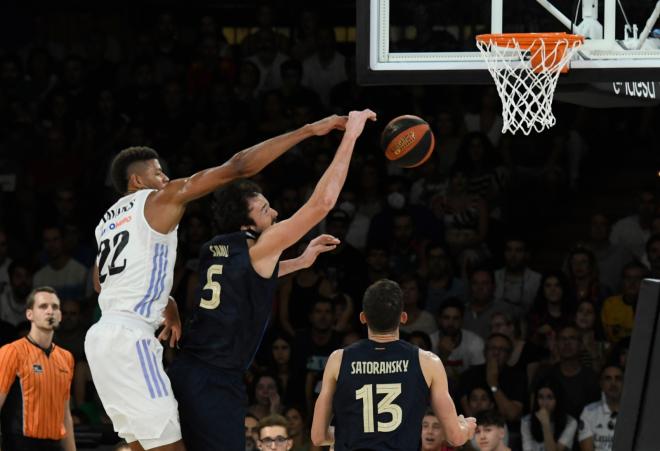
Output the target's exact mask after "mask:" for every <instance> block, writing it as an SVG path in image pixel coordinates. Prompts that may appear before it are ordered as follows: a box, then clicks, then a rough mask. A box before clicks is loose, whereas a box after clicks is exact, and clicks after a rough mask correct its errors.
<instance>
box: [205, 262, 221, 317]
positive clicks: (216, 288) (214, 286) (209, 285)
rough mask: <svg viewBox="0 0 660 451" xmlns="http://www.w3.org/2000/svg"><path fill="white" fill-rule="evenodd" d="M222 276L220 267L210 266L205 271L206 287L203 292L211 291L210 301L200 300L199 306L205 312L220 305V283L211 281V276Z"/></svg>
mask: <svg viewBox="0 0 660 451" xmlns="http://www.w3.org/2000/svg"><path fill="white" fill-rule="evenodd" d="M221 274H222V265H211V266H209V269H208V271H206V285H204V288H203V290H211V299H204V298H202V299H200V301H199V306H200V307H201V308H205V309H207V310H213V309H216V308H218V306H219V305H220V293H221V292H222V287H221V286H220V282H217V281H215V280H213V276H215V275H221Z"/></svg>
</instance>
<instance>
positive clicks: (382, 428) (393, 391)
mask: <svg viewBox="0 0 660 451" xmlns="http://www.w3.org/2000/svg"><path fill="white" fill-rule="evenodd" d="M407 319H408V316H407V315H406V312H404V311H403V293H402V291H401V288H400V287H399V285H398V284H397V283H396V282H393V281H391V280H387V279H382V280H379V281H378V282H375V283H374V284H373V285H371V286H370V287H369V288H368V289H367V291H366V292H365V294H364V299H363V311H362V312H361V313H360V321H361V322H362V323H363V324H366V325H367V330H368V339H366V340H360V341H358V342H356V343H353V344H352V345H350V346H348V347H346V348H345V349H343V350H341V349H340V350H337V351H335V352H333V353H332V354H331V355H330V358H329V359H328V363H327V364H326V367H325V371H324V373H323V383H322V385H321V393H320V394H319V397H318V399H317V401H316V406H315V408H314V420H313V423H312V441H313V442H314V444H315V445H317V446H321V445H330V444H333V443H334V449H335V451H357V450H370V451H381V450H392V451H394V450H396V451H416V450H418V449H419V446H420V433H419V432H420V427H421V424H422V419H423V418H424V413H425V411H426V408H427V406H428V405H429V402H430V404H431V407H432V408H433V411H434V412H435V414H436V416H437V417H438V419H439V420H440V422H441V424H442V428H443V429H444V432H445V435H446V437H447V440H448V441H449V442H450V444H451V445H453V446H460V445H463V444H464V443H465V442H466V441H467V440H469V439H470V438H471V437H472V436H473V435H474V430H475V427H476V423H475V420H474V418H471V417H470V418H463V416H462V415H461V416H457V415H456V407H455V406H454V402H453V401H452V399H451V397H450V396H449V392H448V388H447V375H446V374H445V369H444V367H443V366H442V362H441V361H440V359H439V358H438V356H436V355H435V354H433V353H431V352H427V351H423V350H421V349H419V348H418V347H417V346H413V345H411V344H409V343H407V342H405V341H403V340H399V324H400V323H402V324H405V322H406V320H407ZM333 413H334V431H333V430H331V429H330V421H331V419H332V414H333Z"/></svg>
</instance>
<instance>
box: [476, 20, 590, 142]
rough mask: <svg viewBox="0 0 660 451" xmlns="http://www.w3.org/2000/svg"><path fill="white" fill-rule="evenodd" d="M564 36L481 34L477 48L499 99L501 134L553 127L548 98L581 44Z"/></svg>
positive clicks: (580, 38) (557, 34)
mask: <svg viewBox="0 0 660 451" xmlns="http://www.w3.org/2000/svg"><path fill="white" fill-rule="evenodd" d="M583 42H584V37H583V36H578V35H574V34H568V33H507V34H481V35H478V36H477V47H479V50H480V51H481V55H482V56H483V57H484V59H485V60H486V64H487V66H488V71H489V72H490V74H491V75H492V76H493V79H494V80H495V84H496V85H497V92H498V93H499V95H500V99H501V100H502V118H503V122H504V125H503V126H502V133H506V132H507V131H510V132H511V133H512V134H515V133H516V132H517V131H518V130H520V131H522V132H523V133H524V134H525V135H529V134H530V133H531V132H532V130H535V131H536V132H542V131H543V130H545V129H547V128H550V127H552V126H553V125H555V123H556V122H557V120H556V119H555V116H554V115H553V114H552V98H553V95H554V92H555V88H556V87H557V80H558V78H559V74H560V73H561V72H568V62H569V60H570V59H571V58H572V57H573V54H574V53H575V52H576V51H577V49H578V48H580V46H581V45H582V44H583Z"/></svg>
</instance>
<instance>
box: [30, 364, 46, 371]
mask: <svg viewBox="0 0 660 451" xmlns="http://www.w3.org/2000/svg"><path fill="white" fill-rule="evenodd" d="M32 371H34V372H35V373H37V374H41V373H43V372H44V369H43V368H42V366H41V365H40V364H38V363H35V364H33V365H32Z"/></svg>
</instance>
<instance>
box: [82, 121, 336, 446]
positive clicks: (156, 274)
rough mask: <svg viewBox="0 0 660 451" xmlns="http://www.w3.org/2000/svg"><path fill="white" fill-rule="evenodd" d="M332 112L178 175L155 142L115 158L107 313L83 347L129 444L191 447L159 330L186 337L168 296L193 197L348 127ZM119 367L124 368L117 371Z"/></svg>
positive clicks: (102, 227)
mask: <svg viewBox="0 0 660 451" xmlns="http://www.w3.org/2000/svg"><path fill="white" fill-rule="evenodd" d="M346 120H347V119H346V118H345V117H342V116H336V115H333V116H330V117H327V118H325V119H321V120H320V121H317V122H314V123H312V124H307V125H304V126H302V127H300V128H299V129H297V130H294V131H291V132H288V133H284V134H282V135H280V136H276V137H274V138H270V139H268V140H266V141H264V142H262V143H259V144H256V145H254V146H252V147H250V148H248V149H245V150H242V151H240V152H238V153H236V154H235V155H234V156H232V157H231V158H230V159H229V160H227V161H226V162H225V163H224V164H222V165H220V166H216V167H213V168H209V169H205V170H203V171H199V172H197V173H195V174H193V175H191V176H189V177H185V178H180V179H175V180H170V179H169V178H168V177H167V176H166V175H165V173H164V172H163V170H162V168H161V166H160V162H159V157H158V154H157V153H156V151H154V150H153V149H151V148H148V147H129V148H128V149H124V150H122V151H121V152H120V153H119V154H118V155H117V156H116V157H115V158H114V159H113V161H112V167H111V173H112V179H113V183H114V185H115V188H116V189H117V191H118V192H119V193H120V194H121V195H122V197H121V198H120V199H119V200H117V202H116V203H115V204H114V205H113V206H111V207H110V208H109V209H108V210H106V212H105V213H104V215H103V217H102V218H101V220H100V221H99V223H98V225H97V227H96V230H95V235H96V240H97V244H98V254H97V257H96V263H95V268H94V270H93V275H94V286H95V288H96V291H97V292H98V293H99V307H100V308H101V311H102V316H101V319H100V320H99V321H98V322H97V323H96V324H94V325H93V326H92V327H91V328H90V329H89V331H88V332H87V335H86V337H85V355H86V357H87V362H88V363H89V368H90V370H91V373H92V378H93V380H94V385H95V386H96V389H97V391H98V394H99V397H100V398H101V402H102V403H103V407H104V408H105V411H106V413H107V414H108V416H109V417H110V418H111V419H112V423H113V426H114V429H115V431H117V433H118V434H119V436H120V437H121V438H123V439H125V440H126V441H127V442H128V443H129V446H130V447H131V449H136V450H141V449H154V450H162V451H172V450H176V451H180V450H183V449H184V447H183V443H182V440H181V429H180V426H179V419H178V408H177V403H176V400H175V398H174V396H172V389H171V386H170V381H169V380H168V378H167V376H166V375H165V373H164V370H163V364H162V353H163V347H162V345H161V344H160V343H159V341H158V339H156V337H155V336H154V335H155V331H156V329H157V328H158V327H159V326H160V324H161V323H162V324H163V325H164V328H163V331H162V332H161V334H160V335H159V337H158V338H159V339H164V340H167V339H169V340H170V344H171V345H172V346H173V345H174V344H175V343H176V341H177V340H178V338H179V335H180V332H181V324H180V321H179V314H178V310H177V306H176V303H175V302H174V300H173V299H172V298H171V297H170V296H169V292H170V289H171V288H172V280H173V274H174V262H175V261H176V246H177V228H178V225H179V222H180V221H181V218H182V217H183V214H184V213H185V210H186V206H187V204H188V203H190V202H192V201H194V200H195V199H198V198H200V197H202V196H205V195H206V194H209V193H211V192H213V191H214V190H216V189H217V188H219V187H221V186H223V185H226V184H227V183H229V182H231V181H232V180H236V179H238V178H241V177H251V176H252V175H255V174H256V173H257V172H259V171H261V170H262V169H263V168H264V167H265V166H266V165H268V164H269V163H271V162H272V161H273V160H275V159H276V158H277V157H279V156H280V155H282V154H283V153H284V152H286V151H287V150H289V149H290V148H292V147H294V146H295V145H297V144H298V143H300V142H301V141H303V140H304V139H307V138H310V137H312V136H320V135H326V134H328V133H330V131H332V130H335V129H338V130H344V126H345V124H346ZM118 368H121V371H117V369H118Z"/></svg>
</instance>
